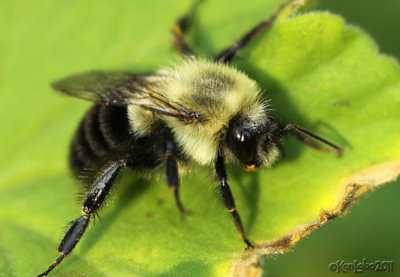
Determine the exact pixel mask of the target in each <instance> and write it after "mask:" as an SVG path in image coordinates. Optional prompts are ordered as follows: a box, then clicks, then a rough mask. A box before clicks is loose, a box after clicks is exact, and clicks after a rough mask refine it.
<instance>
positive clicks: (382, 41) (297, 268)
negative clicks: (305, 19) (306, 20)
mask: <svg viewBox="0 0 400 277" xmlns="http://www.w3.org/2000/svg"><path fill="white" fill-rule="evenodd" d="M314 4H315V6H314V7H313V9H314V10H328V11H331V12H332V13H335V14H339V15H342V16H343V17H344V18H345V19H346V21H347V22H348V23H350V24H352V25H356V26H359V27H361V28H362V29H363V30H364V31H366V32H367V33H369V34H370V35H371V37H373V38H374V39H375V41H376V43H377V44H378V46H379V49H380V52H381V53H385V54H388V55H390V56H393V57H396V58H397V59H398V60H399V59H400V16H399V15H400V1H399V0H380V1H377V0H319V1H314ZM399 135H400V134H399ZM399 196H400V181H396V182H393V183H390V184H385V185H384V186H382V187H380V188H378V189H376V190H375V191H374V192H369V193H368V194H367V195H366V196H365V197H364V198H362V199H361V200H360V201H359V202H358V203H356V204H355V205H354V206H353V207H351V208H350V211H349V212H348V213H347V215H345V216H343V217H341V218H338V219H335V220H334V221H332V222H328V223H327V224H326V225H325V226H323V227H322V228H321V229H319V230H317V231H315V232H313V233H311V235H310V236H309V237H307V238H305V239H303V240H301V241H300V242H299V243H298V244H297V245H296V246H295V247H294V248H293V250H292V251H290V252H289V253H285V254H283V255H276V256H273V257H268V258H266V259H265V261H264V265H263V268H264V276H363V277H365V276H400V239H399V234H400V214H399V212H398V211H399V208H400V204H399ZM388 226H390V228H389V227H388ZM363 258H365V259H366V261H367V262H373V261H376V260H381V261H383V260H389V261H393V263H394V270H393V272H389V273H387V272H374V271H365V272H363V273H361V275H360V273H353V272H350V271H349V272H348V273H336V272H330V271H329V268H328V266H329V264H330V263H332V262H333V263H336V262H337V261H338V260H344V261H345V262H350V263H351V262H353V261H354V260H357V261H359V262H362V261H363Z"/></svg>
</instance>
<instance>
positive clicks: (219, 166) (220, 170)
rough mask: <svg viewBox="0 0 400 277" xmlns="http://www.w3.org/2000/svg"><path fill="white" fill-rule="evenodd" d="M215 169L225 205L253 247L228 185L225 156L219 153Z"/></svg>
mask: <svg viewBox="0 0 400 277" xmlns="http://www.w3.org/2000/svg"><path fill="white" fill-rule="evenodd" d="M215 170H216V172H217V175H218V178H219V180H220V182H221V187H220V189H221V194H222V198H223V200H224V204H225V207H226V208H227V209H228V211H229V212H230V213H231V214H232V217H233V220H234V222H235V226H236V228H237V230H238V231H239V233H240V235H241V237H242V239H243V241H244V242H245V243H246V244H247V247H248V248H251V247H253V245H252V244H251V242H250V241H249V240H248V239H247V237H246V234H245V232H244V228H243V224H242V220H241V219H240V215H239V212H238V211H237V210H236V206H235V200H234V199H233V195H232V191H231V189H230V187H229V185H228V176H227V174H226V169H225V163H224V158H223V157H222V155H221V154H220V153H219V154H218V157H217V161H216V163H215Z"/></svg>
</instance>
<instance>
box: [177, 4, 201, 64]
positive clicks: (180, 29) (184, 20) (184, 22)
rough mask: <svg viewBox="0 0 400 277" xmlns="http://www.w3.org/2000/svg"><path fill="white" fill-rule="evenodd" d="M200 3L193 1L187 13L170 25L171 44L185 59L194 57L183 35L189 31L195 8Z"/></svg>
mask: <svg viewBox="0 0 400 277" xmlns="http://www.w3.org/2000/svg"><path fill="white" fill-rule="evenodd" d="M202 1H203V0H197V1H195V2H194V3H193V6H192V7H191V9H190V10H189V12H188V13H187V14H185V15H183V16H182V17H180V18H178V20H177V21H176V22H175V23H174V25H172V44H173V46H174V47H175V48H176V49H177V50H178V51H179V52H180V53H181V54H182V55H184V56H186V57H194V56H196V54H195V53H194V51H193V50H192V48H191V47H190V46H189V45H188V44H187V43H186V41H185V34H186V33H187V31H188V30H189V28H190V25H191V24H192V21H193V17H194V14H195V13H196V10H197V7H198V5H199V4H200V3H201V2H202Z"/></svg>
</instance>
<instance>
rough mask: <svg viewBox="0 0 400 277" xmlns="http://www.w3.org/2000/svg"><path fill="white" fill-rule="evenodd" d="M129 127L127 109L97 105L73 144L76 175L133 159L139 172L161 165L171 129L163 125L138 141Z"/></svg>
mask: <svg viewBox="0 0 400 277" xmlns="http://www.w3.org/2000/svg"><path fill="white" fill-rule="evenodd" d="M130 128H131V127H130V123H129V120H128V115H127V108H126V107H123V106H106V105H101V104H95V105H94V106H93V107H92V108H91V109H90V110H89V111H88V112H87V114H86V115H85V117H84V118H83V119H82V121H81V123H80V125H79V127H78V129H77V131H76V133H75V136H74V139H73V141H72V145H71V151H70V164H71V168H72V171H73V173H74V174H75V176H80V175H84V176H87V177H90V175H95V174H97V173H98V172H99V171H101V170H102V169H103V168H104V166H106V165H108V164H110V163H112V162H115V161H117V160H121V159H130V161H131V162H130V164H132V167H133V168H134V169H138V170H143V169H152V168H154V167H157V166H158V165H160V163H162V160H163V157H164V154H163V153H164V152H165V146H164V144H165V141H166V140H167V138H168V135H169V130H168V129H167V128H165V127H163V126H160V128H155V133H154V134H152V135H151V136H148V137H144V138H140V139H137V138H135V136H134V135H133V134H132V132H131V131H130Z"/></svg>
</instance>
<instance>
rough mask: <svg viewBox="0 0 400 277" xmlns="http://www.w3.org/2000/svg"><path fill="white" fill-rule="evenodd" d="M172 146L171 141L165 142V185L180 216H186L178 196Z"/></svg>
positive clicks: (177, 175) (176, 171)
mask: <svg viewBox="0 0 400 277" xmlns="http://www.w3.org/2000/svg"><path fill="white" fill-rule="evenodd" d="M173 151H174V146H173V143H172V142H171V141H167V151H166V156H167V161H166V175H167V183H168V187H169V188H170V189H171V190H172V192H173V193H174V197H175V202H176V205H177V206H178V209H179V211H180V212H181V214H182V216H185V215H187V214H188V212H187V211H186V210H185V209H184V208H183V205H182V202H181V198H180V196H179V173H178V166H177V163H176V158H175V157H174V155H173Z"/></svg>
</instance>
